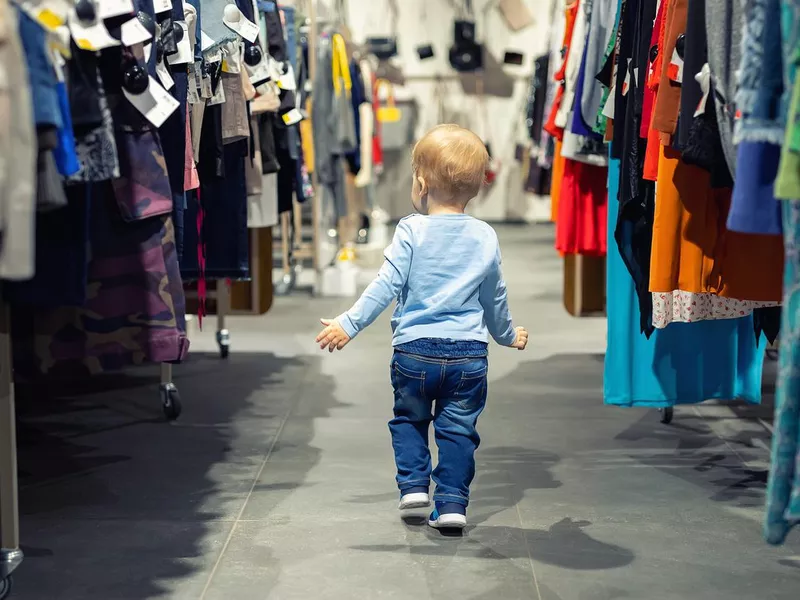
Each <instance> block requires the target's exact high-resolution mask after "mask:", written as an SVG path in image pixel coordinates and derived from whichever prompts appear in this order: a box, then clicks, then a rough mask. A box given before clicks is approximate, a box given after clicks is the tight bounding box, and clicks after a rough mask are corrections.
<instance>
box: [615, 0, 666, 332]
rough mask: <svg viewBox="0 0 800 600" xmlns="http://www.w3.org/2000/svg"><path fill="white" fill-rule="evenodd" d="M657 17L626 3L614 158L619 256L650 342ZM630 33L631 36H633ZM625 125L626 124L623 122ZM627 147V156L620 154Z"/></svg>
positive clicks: (644, 0)
mask: <svg viewBox="0 0 800 600" xmlns="http://www.w3.org/2000/svg"><path fill="white" fill-rule="evenodd" d="M655 17H656V5H655V3H651V2H649V1H648V0H628V2H627V3H626V14H625V20H626V22H625V25H624V27H626V31H625V32H624V35H623V37H622V40H621V42H620V47H621V48H624V49H626V51H627V52H628V53H629V56H627V57H626V56H625V54H621V56H620V61H621V64H627V65H628V67H627V69H626V70H622V69H621V71H622V72H621V73H619V74H618V77H617V89H619V90H623V89H626V88H627V92H626V93H625V94H624V95H623V94H619V96H620V97H621V98H622V100H623V101H624V102H622V103H621V104H617V105H616V106H615V109H614V114H615V116H617V117H619V118H617V119H615V123H616V126H615V127H614V140H613V142H612V144H611V152H612V156H620V157H621V158H622V163H621V167H620V168H621V173H622V175H621V178H620V181H619V188H618V189H619V198H618V199H619V212H618V214H617V221H616V222H617V227H616V230H615V232H614V239H615V241H616V243H617V247H618V249H619V253H620V255H621V257H622V260H623V261H624V263H625V265H626V266H627V268H628V271H629V273H630V274H631V277H632V278H633V282H634V286H635V288H636V293H637V295H638V298H639V313H640V328H641V331H642V332H643V333H644V334H645V335H646V336H649V335H650V334H651V333H652V332H653V324H652V304H653V298H652V295H651V293H650V289H649V281H650V251H651V245H652V241H653V213H654V209H655V190H654V185H653V183H652V182H650V181H646V180H644V179H643V177H642V174H643V171H644V158H645V149H646V142H645V141H644V140H642V139H641V137H640V131H641V110H640V108H639V107H641V106H642V103H643V101H644V89H645V78H644V77H639V76H638V75H637V73H645V72H646V70H647V68H648V66H649V64H650V59H649V56H650V38H651V34H652V27H653V23H654V21H655ZM628 28H630V30H628ZM620 119H622V120H620ZM618 144H622V146H623V151H622V152H619V151H617V150H615V148H616V146H617V145H618Z"/></svg>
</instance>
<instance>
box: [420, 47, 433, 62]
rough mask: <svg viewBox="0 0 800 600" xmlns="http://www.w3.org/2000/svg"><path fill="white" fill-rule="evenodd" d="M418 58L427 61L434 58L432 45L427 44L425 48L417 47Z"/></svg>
mask: <svg viewBox="0 0 800 600" xmlns="http://www.w3.org/2000/svg"><path fill="white" fill-rule="evenodd" d="M417 56H419V59H420V60H427V59H429V58H433V56H434V51H433V46H432V45H431V44H425V45H424V46H417Z"/></svg>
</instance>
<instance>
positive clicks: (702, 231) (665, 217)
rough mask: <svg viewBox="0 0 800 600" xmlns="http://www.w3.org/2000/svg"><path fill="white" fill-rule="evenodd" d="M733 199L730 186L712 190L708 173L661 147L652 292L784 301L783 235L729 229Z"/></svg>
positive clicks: (670, 150) (653, 249)
mask: <svg viewBox="0 0 800 600" xmlns="http://www.w3.org/2000/svg"><path fill="white" fill-rule="evenodd" d="M730 198H731V190H730V189H716V190H715V189H711V187H710V176H709V174H708V172H707V171H704V170H703V169H700V168H699V167H694V166H692V165H687V164H685V163H683V162H681V160H680V155H679V154H678V153H677V152H676V151H675V150H673V149H672V148H668V147H667V148H665V147H663V146H662V147H661V148H660V156H659V163H658V184H657V186H656V208H655V218H654V221H653V243H652V247H651V257H650V291H651V292H661V293H664V292H670V293H671V292H672V291H674V290H682V291H685V292H694V293H715V294H718V295H719V296H724V297H728V298H736V299H739V300H753V301H764V302H770V301H779V300H780V298H781V287H782V273H783V267H782V265H783V242H782V239H781V238H780V237H779V236H768V235H750V234H741V233H735V232H729V231H727V230H726V228H725V222H726V220H727V218H728V210H729V209H730Z"/></svg>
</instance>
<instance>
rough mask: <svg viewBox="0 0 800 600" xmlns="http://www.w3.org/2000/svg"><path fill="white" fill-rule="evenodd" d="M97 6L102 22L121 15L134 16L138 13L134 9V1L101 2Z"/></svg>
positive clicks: (113, 0)
mask: <svg viewBox="0 0 800 600" xmlns="http://www.w3.org/2000/svg"><path fill="white" fill-rule="evenodd" d="M95 6H96V7H97V18H98V19H100V20H103V19H110V18H111V17H118V16H120V15H132V14H133V13H134V12H136V11H135V10H134V8H133V0H100V2H98V3H97V4H96V5H95Z"/></svg>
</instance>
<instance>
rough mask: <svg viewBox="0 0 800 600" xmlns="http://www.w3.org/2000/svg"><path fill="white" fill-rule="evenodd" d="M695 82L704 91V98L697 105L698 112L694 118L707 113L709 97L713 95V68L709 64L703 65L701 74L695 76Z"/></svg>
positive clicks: (695, 112)
mask: <svg viewBox="0 0 800 600" xmlns="http://www.w3.org/2000/svg"><path fill="white" fill-rule="evenodd" d="M694 78H695V81H697V83H699V84H700V89H701V90H702V91H703V97H702V98H700V102H698V103H697V110H695V111H694V116H695V117H699V116H700V115H702V114H705V112H706V104H707V103H708V95H709V94H710V93H711V67H709V66H708V63H706V64H704V65H703V68H702V69H700V72H699V73H698V74H697V75H695V76H694Z"/></svg>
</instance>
